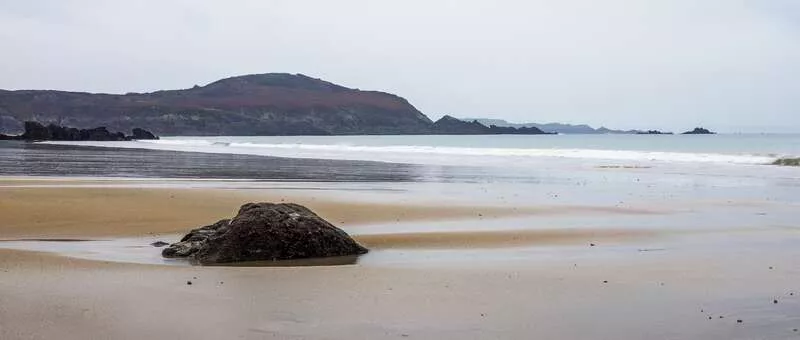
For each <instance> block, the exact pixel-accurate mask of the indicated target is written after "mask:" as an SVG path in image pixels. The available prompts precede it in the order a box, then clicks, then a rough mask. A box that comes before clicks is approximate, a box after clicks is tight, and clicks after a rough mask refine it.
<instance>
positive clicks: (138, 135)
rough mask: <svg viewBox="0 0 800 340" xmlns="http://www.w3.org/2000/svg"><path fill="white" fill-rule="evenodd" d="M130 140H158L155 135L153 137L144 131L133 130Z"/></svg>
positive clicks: (150, 133)
mask: <svg viewBox="0 0 800 340" xmlns="http://www.w3.org/2000/svg"><path fill="white" fill-rule="evenodd" d="M131 139H136V140H148V139H158V137H156V135H154V134H153V133H152V132H150V131H147V130H145V129H140V128H133V136H131Z"/></svg>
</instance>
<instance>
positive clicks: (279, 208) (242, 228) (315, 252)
mask: <svg viewBox="0 0 800 340" xmlns="http://www.w3.org/2000/svg"><path fill="white" fill-rule="evenodd" d="M366 252H367V249H366V248H364V247H362V246H361V245H359V244H358V243H356V242H355V241H354V240H353V239H352V238H350V236H349V235H347V233H345V232H344V231H343V230H341V229H339V228H337V227H335V226H333V225H332V224H330V223H328V222H327V221H325V220H324V219H322V218H321V217H319V216H317V215H316V214H314V213H313V212H312V211H311V210H309V209H308V208H306V207H303V206H301V205H297V204H293V203H280V204H275V203H248V204H245V205H243V206H242V207H241V208H240V209H239V213H238V214H237V215H236V217H234V218H233V219H231V220H221V221H219V222H217V223H215V224H213V225H210V226H206V227H202V228H198V229H194V230H192V231H191V232H189V234H187V235H186V236H184V237H183V239H181V241H180V242H177V243H175V244H172V245H171V246H169V248H166V249H164V250H163V252H162V255H163V256H164V257H170V258H175V257H178V258H189V259H190V260H193V261H195V262H197V263H200V264H215V263H230V262H243V261H277V260H291V259H305V258H317V257H329V256H345V255H359V254H364V253H366Z"/></svg>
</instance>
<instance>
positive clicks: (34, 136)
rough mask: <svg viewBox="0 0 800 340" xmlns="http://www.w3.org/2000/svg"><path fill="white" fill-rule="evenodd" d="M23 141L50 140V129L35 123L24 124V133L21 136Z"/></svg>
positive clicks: (51, 137)
mask: <svg viewBox="0 0 800 340" xmlns="http://www.w3.org/2000/svg"><path fill="white" fill-rule="evenodd" d="M22 138H24V139H25V140H50V139H53V135H52V134H51V133H50V129H48V128H47V127H45V126H44V125H42V124H39V123H37V122H25V133H24V134H22Z"/></svg>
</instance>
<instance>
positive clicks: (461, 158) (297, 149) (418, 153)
mask: <svg viewBox="0 0 800 340" xmlns="http://www.w3.org/2000/svg"><path fill="white" fill-rule="evenodd" d="M47 143H50V144H68V145H87V146H97V147H115V148H138V149H154V150H171V151H190V152H204V153H220V154H244V155H260V156H273V157H287V158H313V159H335V160H363V161H380V162H390V163H411V164H432V165H496V166H516V165H530V164H541V163H542V162H544V161H547V160H552V159H583V160H603V161H619V162H626V163H649V162H670V163H675V162H680V163H704V164H769V163H771V162H773V161H774V160H775V159H776V157H771V156H761V155H747V154H743V155H737V154H715V153H688V152H665V151H634V150H599V149H568V148H553V149H535V148H480V147H445V146H418V145H390V146H370V145H350V144H301V143H294V144H292V143H249V142H218V141H211V140H204V139H166V140H154V141H136V142H47Z"/></svg>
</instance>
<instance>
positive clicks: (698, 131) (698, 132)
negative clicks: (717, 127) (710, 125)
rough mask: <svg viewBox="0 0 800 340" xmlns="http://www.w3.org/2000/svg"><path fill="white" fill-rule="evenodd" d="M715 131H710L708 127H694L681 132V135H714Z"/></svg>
mask: <svg viewBox="0 0 800 340" xmlns="http://www.w3.org/2000/svg"><path fill="white" fill-rule="evenodd" d="M716 134H717V133H716V132H711V131H710V130H708V129H705V128H702V127H696V128H694V130H692V131H686V132H684V133H682V135H716Z"/></svg>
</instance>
